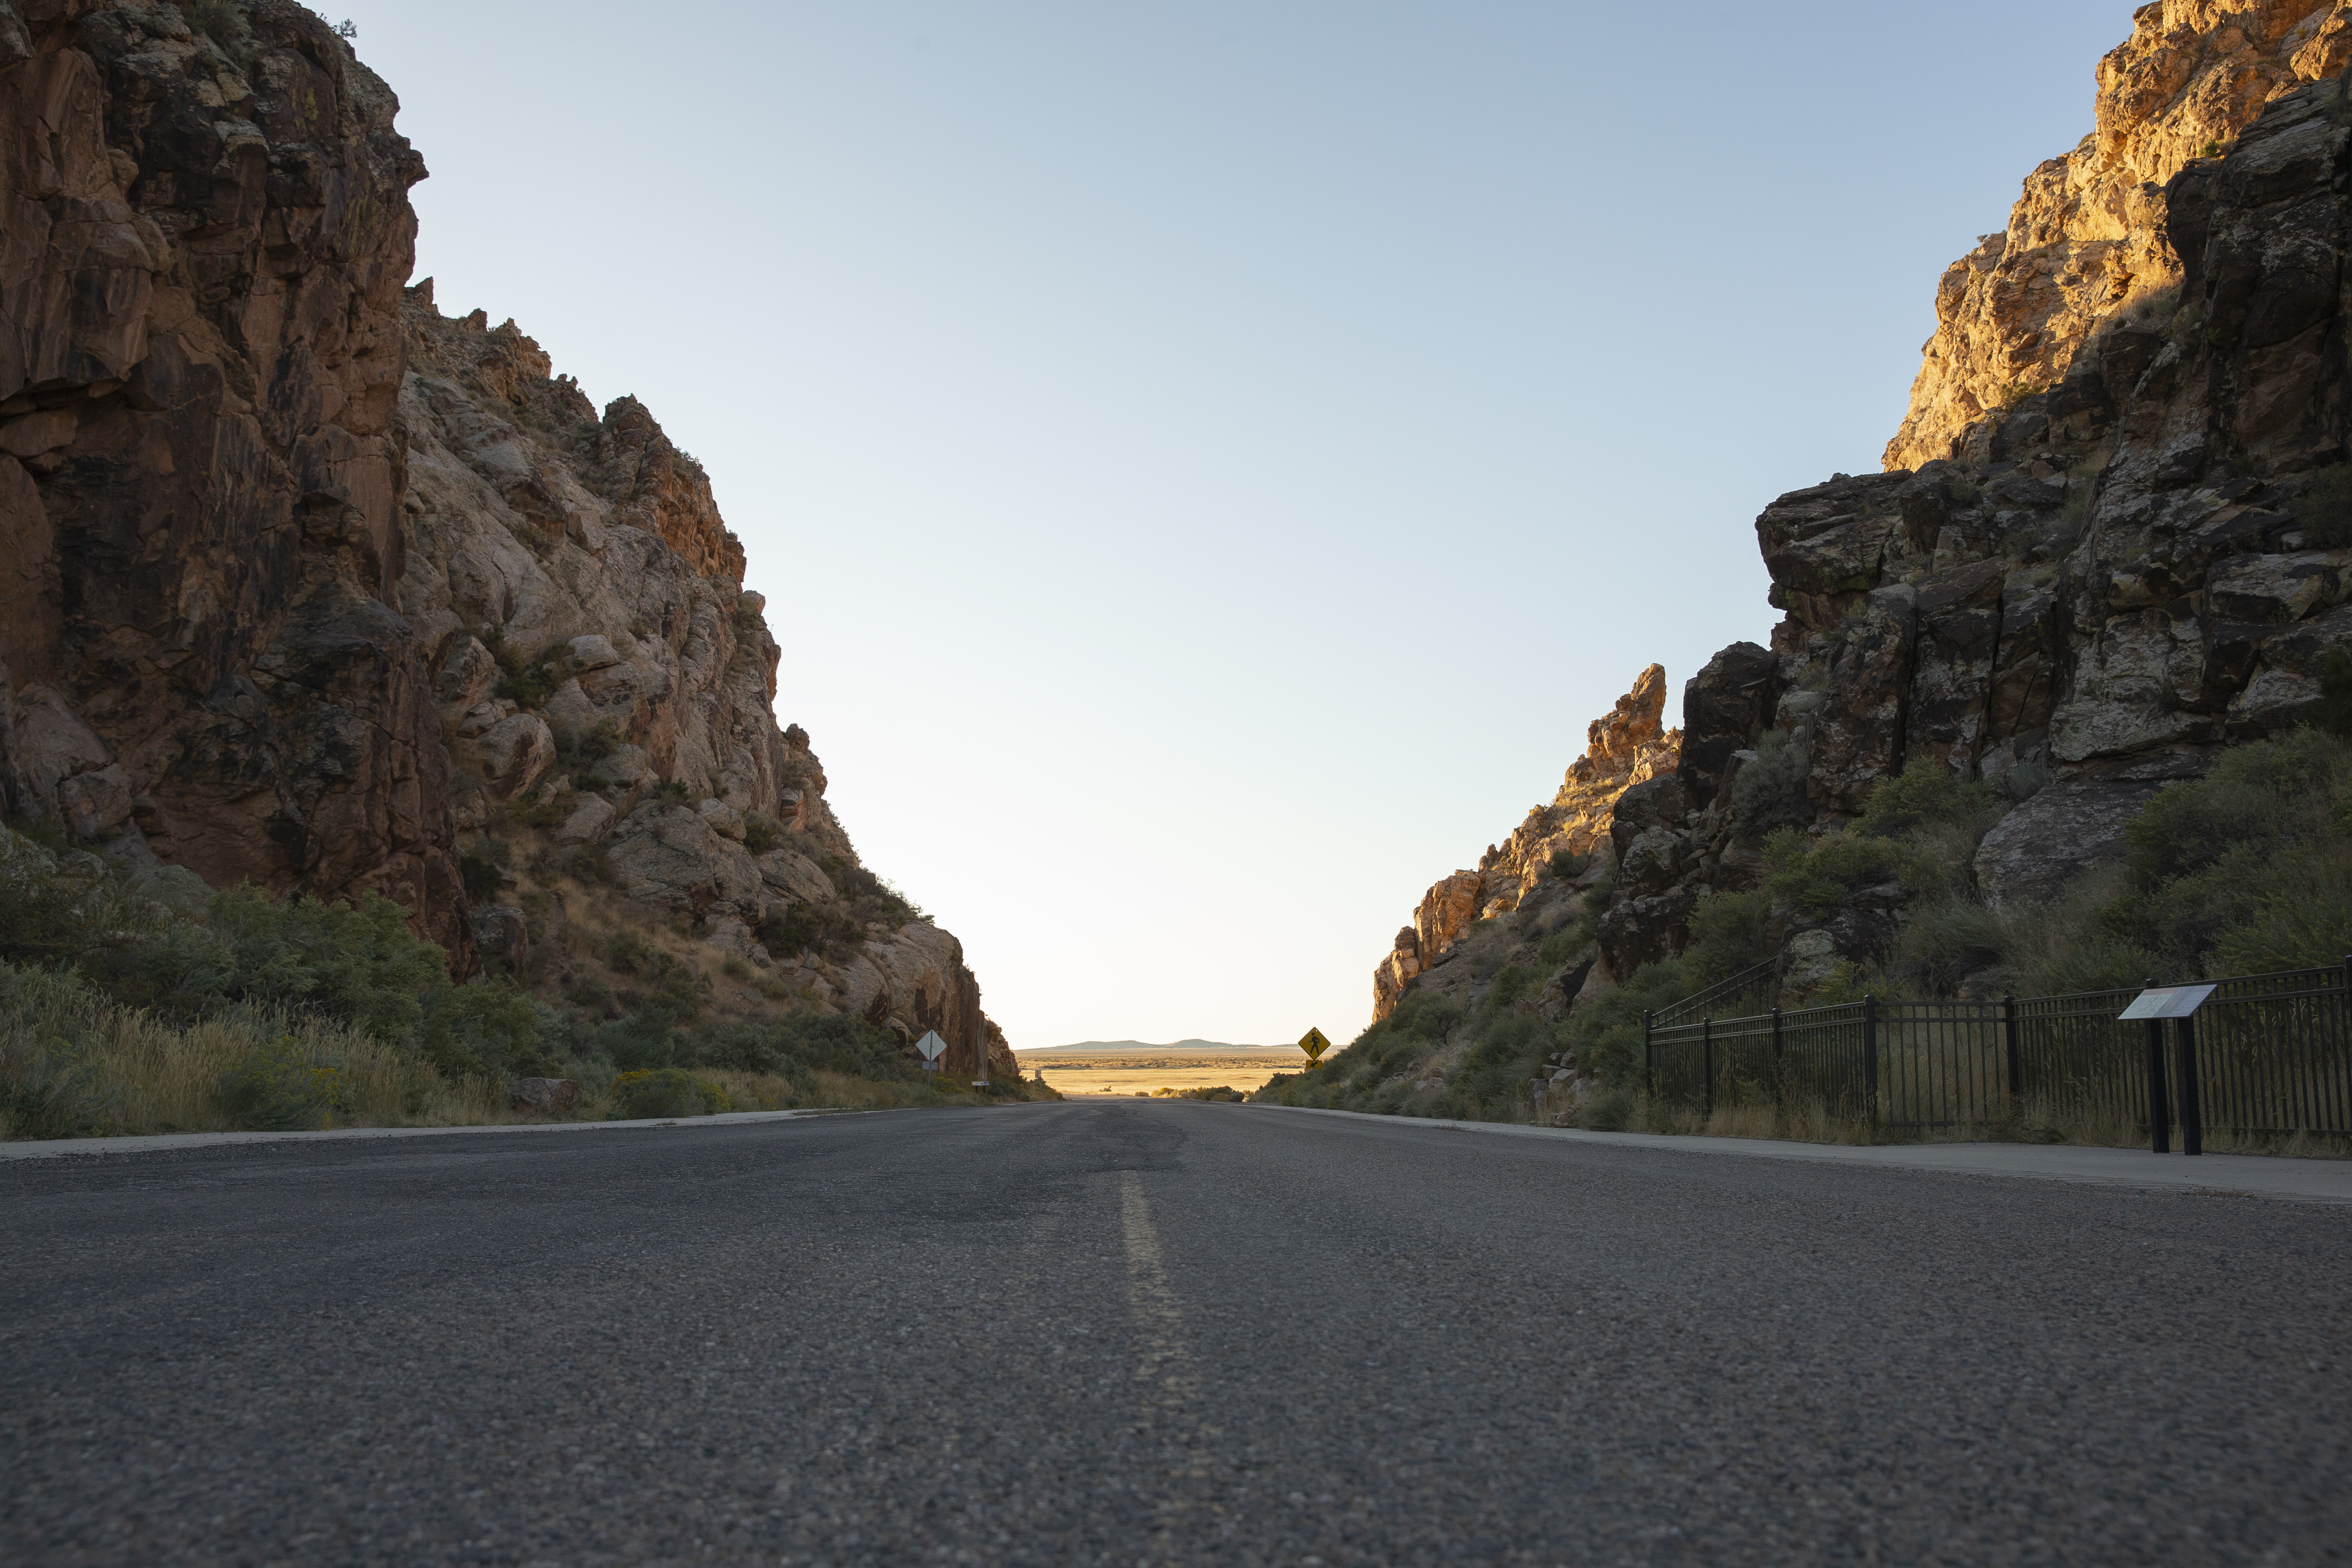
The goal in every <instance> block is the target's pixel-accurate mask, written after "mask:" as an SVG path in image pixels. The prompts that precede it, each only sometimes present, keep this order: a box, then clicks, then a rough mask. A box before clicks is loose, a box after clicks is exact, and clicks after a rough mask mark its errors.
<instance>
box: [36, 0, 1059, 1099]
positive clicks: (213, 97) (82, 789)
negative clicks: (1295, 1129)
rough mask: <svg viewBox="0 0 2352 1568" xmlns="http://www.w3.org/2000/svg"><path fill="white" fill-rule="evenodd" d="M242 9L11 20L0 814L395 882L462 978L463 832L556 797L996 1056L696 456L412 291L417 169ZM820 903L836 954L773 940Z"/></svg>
mask: <svg viewBox="0 0 2352 1568" xmlns="http://www.w3.org/2000/svg"><path fill="white" fill-rule="evenodd" d="M228 9H229V8H227V7H221V8H215V10H214V11H212V12H210V13H208V15H211V16H220V15H221V14H222V12H223V11H225V10H228ZM219 28H220V30H219V31H218V33H217V34H216V35H215V34H213V33H207V32H200V31H191V30H190V28H189V27H188V26H187V25H186V23H185V21H184V19H183V17H182V16H181V14H180V13H179V11H177V10H176V9H175V8H173V7H170V6H165V5H148V4H146V3H144V0H14V3H13V9H11V8H10V7H9V6H7V5H0V806H5V809H6V810H7V811H8V812H9V813H10V814H12V815H17V816H30V817H36V818H42V819H47V820H49V821H52V822H54V823H56V824H58V826H61V827H63V828H64V829H65V830H66V831H68V832H69V833H70V834H71V835H72V836H73V837H76V838H77V839H79V840H81V841H83V842H85V843H88V844H89V845H91V846H92V847H97V848H100V849H101V850H102V851H104V852H105V853H107V854H109V855H110V856H111V857H114V858H118V859H121V860H124V861H129V862H141V863H144V862H152V861H154V860H158V859H160V860H163V861H165V862H169V863H172V864H174V865H178V866H183V867H186V868H192V869H194V870H195V871H197V872H199V873H201V874H202V875H203V877H204V878H205V879H206V880H207V881H209V882H212V883H214V884H215V885H220V884H226V883H231V882H236V881H239V880H247V879H249V880H251V881H254V882H256V883H258V884H260V885H261V886H263V887H264V888H267V889H270V890H272V891H275V892H280V893H291V892H303V893H310V894H316V895H320V896H325V897H332V898H353V897H357V896H358V895H360V894H362V893H363V892H366V891H370V890H375V891H381V892H383V893H384V894H386V895H388V896H390V897H392V898H394V899H396V900H399V901H401V902H402V903H404V904H405V905H407V906H408V907H409V908H410V909H411V910H412V911H414V921H415V924H416V926H417V927H418V929H419V930H420V931H423V932H424V933H425V934H427V935H430V936H431V937H433V938H434V939H435V940H436V941H438V942H441V943H442V944H443V945H444V946H446V948H447V949H448V950H449V952H450V954H451V957H452V960H453V963H454V965H455V967H456V968H457V971H458V972H459V973H468V972H470V971H471V969H472V968H473V966H474V963H475V961H476V953H475V947H476V931H477V929H479V930H480V931H481V932H482V933H483V934H484V936H485V938H486V939H487V940H488V942H489V943H490V945H491V946H492V947H494V948H495V949H496V950H497V951H496V952H495V953H493V954H492V956H493V958H494V959H495V960H496V962H498V963H500V964H502V965H513V964H516V963H519V962H520V953H521V949H520V940H519V936H518V932H519V931H520V925H519V921H518V919H516V918H509V917H511V916H512V911H499V910H490V911H474V910H468V908H467V902H466V899H465V896H464V893H463V891H462V888H461V884H460V879H459V877H458V872H457V847H458V844H459V842H460V836H461V835H463V834H466V833H467V832H469V831H471V830H473V829H477V828H479V827H481V826H484V825H485V824H486V823H488V821H489V820H490V819H491V817H492V816H493V814H494V813H499V812H506V813H509V814H512V813H514V812H518V811H524V810H529V811H532V812H534V813H535V814H536V815H537V816H541V817H545V818H548V819H549V820H550V822H551V834H552V837H554V838H555V839H556V841H557V842H558V843H559V844H560V845H562V846H567V847H580V848H584V849H587V850H588V851H590V852H594V851H596V850H599V849H601V850H602V851H603V853H604V857H605V858H606V861H607V862H608V863H609V866H610V872H611V875H613V876H614V878H615V879H617V881H618V882H619V884H620V887H621V889H622V891H623V893H625V895H626V896H628V897H630V898H633V899H635V900H638V901H639V902H641V903H643V904H646V905H648V906H650V907H652V908H653V909H654V910H658V911H659V912H660V913H661V914H662V915H664V916H665V917H669V918H675V919H677V920H681V921H692V922H694V923H695V926H696V929H698V931H704V932H707V934H708V939H709V941H710V942H712V943H713V944H714V945H715V946H718V947H720V948H723V949H725V950H726V951H727V952H730V953H737V954H739V955H740V956H742V957H744V958H746V959H747V960H751V959H754V958H756V961H757V962H758V963H761V964H762V965H774V966H778V967H781V968H782V970H783V971H785V974H784V978H785V980H786V982H787V984H789V985H790V986H791V987H792V994H793V995H794V996H796V997H799V998H803V999H805V1000H807V1001H810V1002H814V1003H815V1004H816V1005H820V1006H823V1007H826V1008H831V1009H836V1010H846V1011H852V1012H856V1013H858V1014H860V1015H861V1016H866V1017H869V1018H871V1019H873V1020H874V1021H875V1022H877V1023H881V1024H887V1025H892V1026H897V1027H898V1028H899V1029H900V1030H902V1031H904V1032H906V1033H908V1035H909V1036H910V1037H911V1036H912V1035H915V1034H919V1033H920V1032H921V1031H922V1030H924V1029H929V1028H936V1029H938V1030H939V1031H940V1034H941V1035H942V1036H943V1037H946V1038H947V1039H948V1040H949V1041H950V1057H949V1059H948V1063H947V1065H948V1068H949V1069H950V1070H951V1071H956V1072H966V1071H971V1070H973V1069H975V1068H977V1067H978V1066H979V1065H980V1064H981V1062H982V1059H983V1058H987V1059H991V1060H992V1061H993V1062H994V1063H995V1065H997V1066H998V1067H999V1068H1000V1069H1002V1070H1005V1071H1010V1070H1013V1059H1012V1057H1011V1053H1010V1051H1009V1050H1007V1049H1006V1048H1005V1047H1004V1043H1003V1035H1002V1033H1001V1032H999V1031H998V1030H997V1028H996V1026H995V1025H994V1024H992V1022H990V1021H989V1020H988V1018H987V1017H986V1016H985V1015H983V1014H982V1011H981V1008H980V994H979V985H978V983H977V982H976V981H975V980H974V979H973V977H972V975H971V971H970V970H969V969H968V968H967V967H965V965H964V963H963V962H962V956H963V955H962V949H961V945H960V944H959V943H958V942H956V940H955V938H954V937H952V936H951V935H949V934H948V933H946V932H944V931H940V930H938V929H937V928H936V927H935V926H932V925H931V924H929V922H928V921H920V920H914V921H900V922H899V923H898V924H897V925H895V926H893V925H892V924H891V923H890V922H889V921H888V920H872V919H870V918H869V917H870V914H871V910H872V909H873V907H874V900H871V899H868V900H867V901H866V903H864V904H859V903H857V902H856V900H854V899H853V898H852V897H851V896H850V893H851V891H852V890H851V889H844V888H842V887H839V886H836V880H835V877H836V875H838V876H840V877H847V878H851V879H858V878H863V877H864V873H863V871H862V868H859V867H858V864H857V859H856V851H855V850H854V849H853V848H852V847H851V846H850V843H849V840H848V837H847V836H846V835H845V834H844V833H843V832H842V830H841V827H840V825H839V824H838V822H836V821H835V818H834V816H833V814H832V812H831V809H830V807H829V806H828V805H826V803H825V801H824V789H825V779H824V769H823V768H822V766H820V765H819V763H817V760H816V758H815V756H814V753H813V752H811V751H810V749H809V745H808V737H807V736H806V734H805V733H803V732H802V731H799V730H798V729H797V728H795V729H793V730H790V731H779V730H778V728H777V725H776V722H775V720H774V717H773V713H772V701H773V699H774V697H775V694H776V668H777V665H778V661H779V658H780V654H781V650H780V649H779V647H778V646H777V644H776V642H775V640H774V639H773V638H772V637H771V636H770V634H769V629H768V625H767V621H766V619H765V616H764V614H763V611H764V605H763V604H762V602H761V599H760V596H759V595H755V594H746V593H744V592H743V590H742V576H743V552H742V548H741V546H740V543H739V542H737V541H736V539H735V538H734V536H733V535H732V534H730V532H728V531H727V528H726V525H725V523H724V521H722V520H721V519H720V517H719V510H718V507H717V505H716V503H715V502H714V500H712V496H711V489H710V484H709V479H708V478H707V476H706V475H705V474H704V473H703V471H702V469H701V468H700V466H699V465H698V464H697V463H695V462H694V461H693V459H691V458H688V457H687V456H686V455H685V454H684V453H682V452H680V451H679V450H678V449H677V447H675V446H674V445H673V444H672V443H671V442H670V441H669V439H668V438H667V436H666V435H665V434H664V433H663V431H662V429H661V426H660V425H659V424H658V423H657V422H656V420H655V418H654V416H653V415H652V414H651V413H650V412H649V411H648V410H646V408H645V407H644V406H643V405H640V404H638V403H637V402H636V401H635V399H633V398H621V399H619V400H617V401H615V402H614V403H613V404H612V405H609V406H608V407H606V408H605V409H604V411H603V412H602V414H599V413H598V412H597V411H596V410H595V409H594V408H593V407H592V406H591V405H589V403H588V402H587V400H586V398H585V397H583V395H581V393H580V390H579V388H578V386H577V385H576V384H574V383H572V382H571V381H570V380H569V379H568V378H558V377H555V376H553V374H552V366H551V363H550V361H549V358H548V356H547V354H546V353H543V352H542V351H541V349H540V347H539V345H538V344H536V343H534V342H531V341H530V339H529V338H528V337H526V336H524V335H523V334H522V332H521V331H520V329H518V328H517V327H516V326H515V325H514V323H513V322H511V321H509V322H507V323H505V324H504V325H502V326H500V327H498V328H495V329H494V328H491V327H490V326H489V325H488V320H487V318H486V317H485V316H484V315H483V314H482V313H481V312H476V313H475V314H474V315H473V316H471V317H469V318H467V319H465V320H462V321H449V320H446V319H445V318H443V317H442V316H441V315H440V314H439V313H438V312H437V311H436V310H435V309H434V307H433V301H432V294H431V289H430V286H429V284H428V285H425V286H424V287H421V288H420V289H415V290H408V291H407V292H406V293H404V284H405V283H406V281H407V278H408V274H409V271H410V269H411V266H412V262H413V257H414V241H415V229H416V220H415V214H414V211H413V210H412V208H411V207H410V205H409V202H408V195H407V193H408V190H409V188H410V187H411V186H412V185H414V184H415V183H416V182H417V181H419V180H421V179H422V178H424V177H425V166H424V163H423V161H422V160H421V159H420V158H419V157H418V155H417V154H416V153H415V151H414V150H412V149H411V148H410V147H409V145H408V143H407V142H406V141H405V140H404V139H403V138H402V137H401V136H400V135H399V134H398V133H397V132H395V131H394V115H395V113H396V112H397V110H398V103H397V100H395V99H394V96H393V94H392V92H391V91H390V89H387V88H386V87H385V85H384V84H383V82H382V81H381V80H379V79H377V78H376V77H375V76H374V75H373V73H372V72H370V71H369V70H368V69H367V68H366V67H364V66H363V65H362V64H361V63H360V62H359V61H358V60H357V59H356V58H354V57H353V56H352V52H351V48H350V47H349V45H348V44H346V43H345V42H344V41H343V40H342V39H341V38H340V37H337V36H335V34H334V33H333V32H332V31H331V29H330V28H329V27H328V26H326V25H325V24H324V23H323V22H322V21H320V18H319V17H317V16H314V15H313V14H312V13H311V12H310V11H309V10H308V9H306V8H305V7H303V6H301V5H294V4H291V3H289V0H236V4H235V6H234V9H233V12H231V19H230V20H224V21H222V22H221V23H220V24H219ZM502 658H503V659H504V660H505V661H506V664H507V666H508V668H503V669H502V668H501V659H502ZM515 672H523V673H524V675H525V679H522V680H521V681H520V682H517V681H516V680H515V679H513V675H514V673H515ZM560 763H564V764H567V765H566V766H564V767H562V768H559V764H560ZM569 763H578V764H579V765H577V766H571V765H569ZM591 763H593V769H592V767H591V765H590V764H591ZM592 772H593V777H592V776H591V774H592ZM575 779H576V780H578V781H580V782H579V784H577V785H576V784H575ZM681 786H682V787H681ZM680 795H683V796H684V799H683V801H681V800H680V799H679V798H678V797H679V796H680ZM753 816H766V817H769V818H772V819H773V824H774V830H775V831H777V832H780V833H781V836H782V837H781V841H780V842H777V843H775V844H772V845H771V844H767V843H765V842H763V843H762V844H761V847H759V848H758V849H757V850H754V849H753V848H752V847H749V846H748V845H747V843H746V837H747V822H749V821H750V820H751V818H752V817H753ZM820 862H823V864H820ZM828 867H830V868H832V871H831V872H829V871H828V869H827V868H828ZM794 909H798V910H807V911H814V912H816V913H819V914H822V915H824V917H826V918H827V919H829V920H831V921H833V922H834V924H833V926H832V927H830V928H828V929H830V930H832V931H835V933H836V936H837V937H839V940H835V941H832V942H827V943H824V944H821V948H820V949H819V950H812V951H808V952H797V953H787V954H785V955H783V956H782V958H781V959H776V960H772V959H771V958H770V957H769V956H768V954H767V953H766V952H764V951H762V950H759V949H757V948H755V944H754V943H753V941H752V932H754V931H758V930H760V929H761V927H762V924H763V922H766V921H771V920H772V918H773V917H778V916H780V915H782V914H784V913H786V912H788V911H790V910H794ZM477 915H479V919H477V918H476V917H477ZM853 917H855V918H853ZM860 921H863V922H864V923H863V924H862V925H861V924H860V923H859V922H860ZM795 929H798V928H795ZM845 930H846V931H848V932H849V933H850V934H849V935H848V936H840V934H839V933H841V932H842V931H845ZM829 953H833V954H838V956H828V954H829Z"/></svg>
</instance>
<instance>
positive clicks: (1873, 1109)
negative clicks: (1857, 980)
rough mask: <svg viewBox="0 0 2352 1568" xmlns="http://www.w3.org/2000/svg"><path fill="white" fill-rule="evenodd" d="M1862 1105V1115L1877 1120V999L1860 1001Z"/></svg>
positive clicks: (1871, 997) (1873, 997) (1869, 997)
mask: <svg viewBox="0 0 2352 1568" xmlns="http://www.w3.org/2000/svg"><path fill="white" fill-rule="evenodd" d="M1862 1104H1863V1111H1864V1114H1865V1115H1866V1116H1868V1117H1869V1118H1870V1120H1871V1121H1877V1120H1878V998H1877V997H1875V996H1865V997H1864V998H1863V999H1862Z"/></svg>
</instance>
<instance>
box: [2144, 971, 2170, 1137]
mask: <svg viewBox="0 0 2352 1568" xmlns="http://www.w3.org/2000/svg"><path fill="white" fill-rule="evenodd" d="M2144 989H2146V990H2149V991H2153V990H2155V989H2156V976H2155V975H2153V974H2151V975H2149V976H2148V977H2147V985H2146V986H2145V987H2144ZM2147 1146H2148V1148H2149V1150H2150V1151H2152V1152H2155V1153H2158V1154H2169V1153H2171V1152H2172V1110H2171V1109H2170V1108H2169V1107H2168V1106H2167V1105H2166V1104H2165V1101H2164V1025H2163V1023H2162V1022H2161V1021H2160V1020H2158V1019H2155V1018H2150V1019H2149V1020H2148V1021H2147Z"/></svg>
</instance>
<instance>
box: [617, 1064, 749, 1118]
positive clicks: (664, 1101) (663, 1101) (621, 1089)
mask: <svg viewBox="0 0 2352 1568" xmlns="http://www.w3.org/2000/svg"><path fill="white" fill-rule="evenodd" d="M609 1092H610V1093H611V1095H612V1100H613V1109H612V1110H611V1112H610V1116H611V1119H612V1120H614V1121H650V1120H654V1119H656V1118H661V1119H667V1118H672V1117H680V1116H712V1115H716V1114H717V1113H719V1111H722V1110H726V1109H727V1106H728V1100H727V1091H726V1090H725V1089H721V1088H720V1087H719V1085H717V1084H715V1083H712V1082H711V1081H710V1080H709V1079H699V1078H697V1077H695V1076H694V1075H693V1074H692V1073H690V1072H687V1071H686V1070H684V1069H683V1068H653V1069H652V1070H650V1071H641V1072H625V1073H623V1074H621V1075H620V1076H619V1077H618V1078H615V1079H614V1080H613V1087H612V1089H611V1090H610V1091H609Z"/></svg>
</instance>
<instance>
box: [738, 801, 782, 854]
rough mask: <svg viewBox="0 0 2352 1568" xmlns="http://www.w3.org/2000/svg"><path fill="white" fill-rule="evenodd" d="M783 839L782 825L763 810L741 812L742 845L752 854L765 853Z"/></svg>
mask: <svg viewBox="0 0 2352 1568" xmlns="http://www.w3.org/2000/svg"><path fill="white" fill-rule="evenodd" d="M783 841H784V825H783V824H782V823H781V822H778V821H777V820H776V819H775V818H774V817H772V816H769V815H768V814H767V813H766V812H764V811H747V812H745V813H744V814H743V847H744V848H746V849H748V850H750V851H751V853H752V854H754V855H765V854H766V853H767V852H768V851H769V850H771V849H773V848H774V847H776V846H777V845H779V844H782V842H783Z"/></svg>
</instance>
